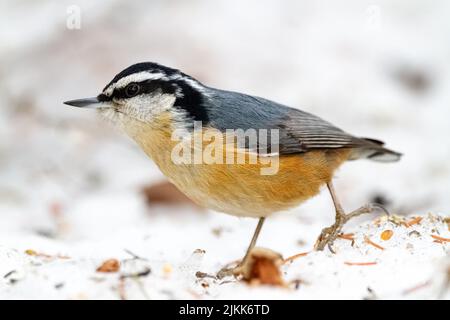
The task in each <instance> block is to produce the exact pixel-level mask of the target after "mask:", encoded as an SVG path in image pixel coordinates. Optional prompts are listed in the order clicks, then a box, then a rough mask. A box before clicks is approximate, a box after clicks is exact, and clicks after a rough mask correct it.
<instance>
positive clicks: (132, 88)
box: [125, 83, 141, 98]
mask: <svg viewBox="0 0 450 320" xmlns="http://www.w3.org/2000/svg"><path fill="white" fill-rule="evenodd" d="M140 89H141V87H140V86H139V85H138V84H137V83H130V84H129V85H127V87H126V88H125V93H126V95H127V97H128V98H131V97H134V96H135V95H137V94H138V93H139V90H140Z"/></svg>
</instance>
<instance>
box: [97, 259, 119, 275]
mask: <svg viewBox="0 0 450 320" xmlns="http://www.w3.org/2000/svg"><path fill="white" fill-rule="evenodd" d="M119 269H120V262H119V260H117V259H108V260H106V261H104V262H103V263H102V264H101V266H99V267H98V268H97V270H96V271H97V272H107V273H109V272H118V271H119Z"/></svg>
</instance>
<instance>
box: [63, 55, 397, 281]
mask: <svg viewBox="0 0 450 320" xmlns="http://www.w3.org/2000/svg"><path fill="white" fill-rule="evenodd" d="M64 103H65V104H66V105H69V106H74V107H80V108H89V109H91V108H92V109H96V110H97V111H98V113H100V115H101V116H103V117H104V118H106V119H108V120H109V121H110V122H112V123H113V124H114V125H116V126H117V127H119V128H120V129H121V130H122V131H124V132H125V134H127V135H128V136H130V137H131V138H132V139H133V140H134V141H135V142H136V143H137V144H138V145H139V146H140V147H141V148H142V150H143V151H144V152H145V153H146V154H147V155H148V156H149V157H150V158H151V159H152V160H153V161H154V162H155V163H156V165H157V166H158V167H159V169H160V170H161V171H162V173H163V174H164V175H165V176H166V177H167V178H168V180H169V181H170V182H171V183H173V184H174V185H175V186H176V187H177V188H178V189H179V190H180V191H181V192H183V193H184V194H185V195H187V196H188V197H189V198H190V199H191V200H193V201H194V202H195V203H197V204H198V205H200V206H202V207H206V208H209V209H212V210H214V211H219V212H223V213H227V214H230V215H234V216H238V217H253V218H257V219H258V223H257V226H256V229H255V231H254V233H253V237H252V238H251V241H250V245H249V246H248V248H247V251H246V254H245V256H244V257H243V259H242V260H241V262H240V263H239V264H238V265H237V266H236V267H234V268H225V267H224V268H222V269H221V270H220V271H219V272H218V277H221V278H222V277H225V276H228V275H236V274H237V273H238V271H239V268H241V267H242V266H243V265H245V263H246V262H247V261H248V260H249V258H250V254H251V251H252V249H253V248H254V247H255V245H256V242H257V238H258V236H259V234H260V231H261V228H262V226H263V224H264V222H265V220H266V218H267V217H269V216H270V215H272V214H273V213H275V212H279V211H285V210H287V209H290V208H293V207H296V206H298V205H300V204H301V203H303V202H305V201H306V200H308V199H310V198H312V197H314V196H316V195H317V194H318V193H319V192H320V190H321V188H322V187H324V186H326V187H327V189H328V191H329V193H330V195H331V199H332V201H333V204H334V211H335V222H334V224H333V225H331V226H329V227H326V228H324V229H323V230H322V232H321V234H320V235H319V237H318V239H317V241H316V243H315V249H316V250H324V249H325V248H326V247H327V246H328V248H329V249H330V251H332V252H334V251H333V247H332V244H333V242H334V240H335V239H336V238H337V237H338V235H339V234H340V233H341V230H342V227H343V226H344V225H345V223H347V221H349V220H350V219H352V218H353V217H356V216H359V215H362V214H366V213H371V212H373V211H375V210H383V211H385V212H386V213H388V212H387V210H386V209H384V208H383V207H382V206H381V205H379V204H376V203H369V204H366V205H363V206H361V207H360V208H358V209H356V210H354V211H351V212H349V213H346V212H345V211H344V209H343V207H342V205H341V203H340V201H339V199H338V197H337V194H336V192H335V189H334V186H333V182H332V180H333V176H334V173H335V172H336V170H337V169H338V168H339V167H340V166H341V165H342V164H343V163H344V162H346V161H350V160H357V159H369V160H373V161H379V162H394V161H398V160H399V159H400V158H401V156H402V154H401V153H399V152H396V151H393V150H390V149H387V148H385V147H384V143H383V142H381V141H379V140H376V139H369V138H362V137H357V136H354V135H352V134H349V133H347V132H346V131H344V130H342V129H340V128H338V127H336V126H334V125H333V124H331V123H330V122H328V121H325V120H323V119H322V118H320V117H318V116H315V115H313V114H311V113H308V112H305V111H302V110H300V109H297V108H292V107H288V106H285V105H282V104H280V103H277V102H273V101H271V100H268V99H265V98H261V97H257V96H253V95H249V94H244V93H239V92H234V91H228V90H222V89H217V88H213V87H210V86H207V85H204V84H203V83H202V82H200V81H199V80H197V79H195V78H193V77H191V76H189V75H187V74H185V73H183V72H181V71H180V70H178V69H174V68H171V67H166V66H163V65H161V64H158V63H155V62H141V63H136V64H133V65H131V66H129V67H127V68H126V69H124V70H122V71H121V72H119V73H118V74H117V75H116V76H115V77H114V78H113V79H112V80H111V81H110V82H109V83H108V84H107V85H106V86H105V87H104V89H103V90H102V91H101V93H100V94H98V95H97V96H96V97H93V98H83V99H76V100H70V101H66V102H64ZM197 124H200V126H198V125H197ZM199 128H200V129H199ZM239 130H241V131H239ZM236 131H238V132H241V133H242V132H244V133H245V132H250V133H255V132H256V133H260V132H262V134H260V135H259V136H258V137H259V138H260V139H259V140H257V139H256V140H255V139H250V138H251V135H250V134H249V136H248V137H244V139H240V140H239V139H237V138H236V135H233V132H236ZM230 132H231V133H230ZM175 133H176V134H175ZM208 133H210V134H211V135H212V136H214V137H215V139H211V141H212V140H216V141H215V144H214V146H215V148H216V149H214V150H215V153H217V154H216V156H217V155H218V157H216V158H215V160H219V161H215V162H214V161H206V160H207V159H202V158H201V157H200V161H192V158H195V152H196V151H198V150H200V151H204V148H205V147H206V146H207V145H208V144H207V143H206V142H205V141H204V140H202V139H200V138H199V137H200V136H201V135H202V134H208ZM272 133H274V134H272ZM230 136H231V137H232V138H231V139H228V138H229V137H230ZM233 137H234V138H233ZM249 137H250V138H249ZM258 137H257V138H258ZM237 140H239V141H238V143H236V141H237ZM196 141H200V142H199V143H197V142H196ZM268 141H269V142H268ZM180 146H181V147H180ZM175 149H179V150H178V151H180V150H181V149H183V153H186V154H187V156H186V155H182V156H181V158H182V159H181V160H183V159H184V160H187V161H180V159H175V158H176V157H174V155H177V154H178V156H179V155H180V152H178V153H177V152H174V150H175ZM188 151H190V152H191V153H192V152H193V153H194V156H192V154H190V153H189V152H188ZM219 151H222V152H224V153H223V154H220V152H219ZM200 154H202V153H200ZM211 154H212V153H211ZM230 154H232V157H230V159H231V160H233V161H234V162H233V161H222V162H221V161H220V160H224V159H225V158H226V157H227V156H229V155H230ZM239 155H240V156H243V158H244V160H245V159H250V158H252V159H253V160H255V159H256V161H253V162H250V161H240V162H237V161H236V158H238V156H239ZM240 159H241V160H242V157H241V158H240ZM197 160H198V159H197ZM202 160H205V161H202ZM226 160H229V159H228V158H227V159H226ZM271 162H272V163H271ZM268 163H269V164H273V163H276V165H273V167H274V168H275V170H272V171H273V172H271V173H265V174H263V169H267V167H268V165H267V164H268Z"/></svg>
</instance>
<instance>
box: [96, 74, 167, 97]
mask: <svg viewBox="0 0 450 320" xmlns="http://www.w3.org/2000/svg"><path fill="white" fill-rule="evenodd" d="M159 79H161V80H167V76H166V75H165V74H163V73H160V72H159V73H151V72H148V71H141V72H138V73H134V74H130V75H129V76H126V77H124V78H122V79H120V80H119V81H117V82H115V83H113V84H111V85H110V86H109V87H108V88H106V90H104V91H103V94H105V95H107V96H111V94H112V93H113V91H114V89H116V88H124V87H126V86H127V85H128V84H130V83H131V82H141V81H145V80H159Z"/></svg>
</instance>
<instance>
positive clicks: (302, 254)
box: [283, 251, 309, 263]
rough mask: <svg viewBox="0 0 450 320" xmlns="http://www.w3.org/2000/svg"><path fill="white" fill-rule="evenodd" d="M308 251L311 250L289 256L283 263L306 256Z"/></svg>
mask: <svg viewBox="0 0 450 320" xmlns="http://www.w3.org/2000/svg"><path fill="white" fill-rule="evenodd" d="M308 253H309V251H308V252H302V253H297V254H294V255H293V256H290V257H289V258H286V259H284V261H283V263H288V262H292V261H294V260H295V259H297V258H300V257H304V256H306V255H307V254H308Z"/></svg>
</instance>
